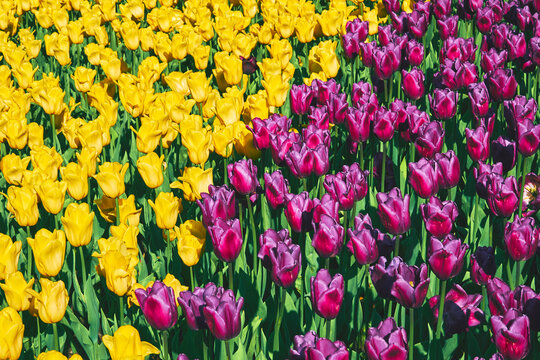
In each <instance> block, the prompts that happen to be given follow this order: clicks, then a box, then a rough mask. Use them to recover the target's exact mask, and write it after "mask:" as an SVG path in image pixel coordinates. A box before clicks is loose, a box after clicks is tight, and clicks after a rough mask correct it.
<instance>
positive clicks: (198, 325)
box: [178, 282, 224, 331]
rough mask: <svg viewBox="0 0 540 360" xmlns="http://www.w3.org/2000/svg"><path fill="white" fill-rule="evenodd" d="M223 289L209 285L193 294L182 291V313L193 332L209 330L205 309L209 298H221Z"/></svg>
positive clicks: (198, 288) (195, 290)
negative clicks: (204, 313)
mask: <svg viewBox="0 0 540 360" xmlns="http://www.w3.org/2000/svg"><path fill="white" fill-rule="evenodd" d="M223 291H224V289H223V288H218V287H217V286H216V285H214V283H211V282H209V283H207V284H206V285H205V286H204V288H200V287H196V288H195V289H194V290H193V292H191V291H182V292H180V295H179V296H178V303H179V304H180V306H181V307H182V313H183V314H184V315H185V316H186V321H187V324H188V326H189V327H190V328H191V329H192V330H195V331H197V330H200V329H207V328H208V326H207V325H206V320H205V319H204V315H203V308H204V307H205V306H206V299H207V298H208V297H209V296H218V297H219V296H221V294H222V293H223Z"/></svg>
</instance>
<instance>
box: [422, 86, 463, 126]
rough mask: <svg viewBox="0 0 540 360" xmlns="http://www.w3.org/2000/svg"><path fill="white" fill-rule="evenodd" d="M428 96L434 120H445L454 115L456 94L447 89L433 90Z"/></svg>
mask: <svg viewBox="0 0 540 360" xmlns="http://www.w3.org/2000/svg"><path fill="white" fill-rule="evenodd" d="M428 96H429V105H430V108H431V113H432V114H433V116H434V117H435V118H436V119H439V120H447V119H450V118H453V117H454V115H456V110H457V101H458V93H456V92H454V91H451V90H449V89H442V90H441V89H435V90H434V91H433V96H431V94H429V95H428Z"/></svg>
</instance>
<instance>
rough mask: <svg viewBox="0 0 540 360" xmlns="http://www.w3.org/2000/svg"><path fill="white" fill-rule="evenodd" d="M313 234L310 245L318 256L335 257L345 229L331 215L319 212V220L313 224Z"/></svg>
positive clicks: (341, 244)
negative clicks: (314, 227)
mask: <svg viewBox="0 0 540 360" xmlns="http://www.w3.org/2000/svg"><path fill="white" fill-rule="evenodd" d="M315 226H316V229H315V234H314V235H313V239H312V240H311V245H312V246H313V247H314V248H315V251H317V254H319V256H320V257H324V258H328V257H335V256H336V255H337V254H339V252H340V251H341V247H342V246H343V238H344V236H345V230H344V229H343V226H341V225H340V224H339V222H337V221H336V219H334V218H333V217H331V216H328V215H326V214H321V221H320V222H319V223H318V224H315Z"/></svg>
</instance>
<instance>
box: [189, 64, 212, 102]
mask: <svg viewBox="0 0 540 360" xmlns="http://www.w3.org/2000/svg"><path fill="white" fill-rule="evenodd" d="M211 81H212V76H210V77H209V78H207V77H206V74H205V73H204V72H202V71H198V72H192V73H190V74H189V76H188V78H187V83H188V86H189V90H190V93H191V96H192V97H193V99H194V100H195V101H196V102H198V103H202V102H205V101H206V99H207V98H208V94H209V93H210V91H211V90H212V87H211V86H210V82H211Z"/></svg>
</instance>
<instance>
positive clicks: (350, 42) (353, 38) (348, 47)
mask: <svg viewBox="0 0 540 360" xmlns="http://www.w3.org/2000/svg"><path fill="white" fill-rule="evenodd" d="M341 42H342V45H343V51H344V52H345V56H347V57H348V58H349V59H354V58H355V57H356V56H358V53H359V52H360V39H359V38H358V34H356V33H352V32H347V33H345V34H344V35H343V36H342V37H341Z"/></svg>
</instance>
